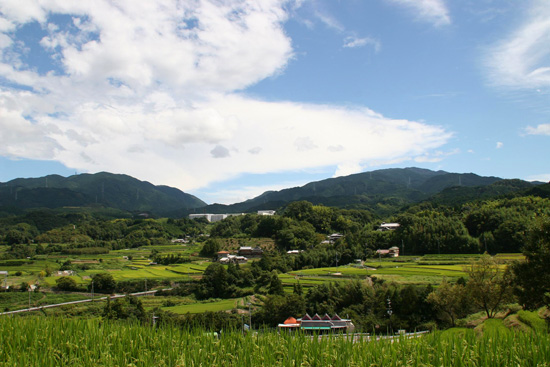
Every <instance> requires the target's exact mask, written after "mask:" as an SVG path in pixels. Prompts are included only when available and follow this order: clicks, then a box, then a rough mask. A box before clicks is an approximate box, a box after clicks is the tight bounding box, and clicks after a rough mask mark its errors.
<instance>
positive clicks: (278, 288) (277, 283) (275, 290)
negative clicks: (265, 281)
mask: <svg viewBox="0 0 550 367" xmlns="http://www.w3.org/2000/svg"><path fill="white" fill-rule="evenodd" d="M267 293H269V294H278V295H283V294H284V293H285V291H284V289H283V282H281V279H279V277H278V276H277V273H276V272H273V273H272V274H271V280H270V282H269V286H268V290H267Z"/></svg>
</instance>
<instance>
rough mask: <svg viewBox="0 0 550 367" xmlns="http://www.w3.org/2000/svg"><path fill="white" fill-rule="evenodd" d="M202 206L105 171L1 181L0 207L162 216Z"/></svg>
mask: <svg viewBox="0 0 550 367" xmlns="http://www.w3.org/2000/svg"><path fill="white" fill-rule="evenodd" d="M205 205H206V203H205V202H203V201H202V200H200V199H198V198H196V197H195V196H193V195H190V194H186V193H184V192H182V191H180V190H178V189H176V188H173V187H168V186H155V185H153V184H151V183H149V182H146V181H140V180H137V179H135V178H133V177H130V176H127V175H117V174H112V173H107V172H100V173H96V174H80V175H74V176H70V177H63V176H59V175H50V176H45V177H40V178H18V179H15V180H12V181H9V182H6V183H0V207H3V208H9V207H12V208H18V209H29V208H39V207H42V208H60V207H83V206H100V207H109V208H115V209H120V210H124V211H129V212H150V213H152V214H156V215H165V214H166V213H169V212H171V211H174V210H180V209H182V208H184V209H187V210H189V209H193V208H197V207H203V206H205Z"/></svg>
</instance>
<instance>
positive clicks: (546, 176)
mask: <svg viewBox="0 0 550 367" xmlns="http://www.w3.org/2000/svg"><path fill="white" fill-rule="evenodd" d="M526 180H527V181H540V182H550V173H543V174H540V175H531V176H529V177H527V178H526Z"/></svg>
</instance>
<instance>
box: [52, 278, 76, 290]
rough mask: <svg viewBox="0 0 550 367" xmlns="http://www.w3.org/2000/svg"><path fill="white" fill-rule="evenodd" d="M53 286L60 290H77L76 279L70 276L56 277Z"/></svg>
mask: <svg viewBox="0 0 550 367" xmlns="http://www.w3.org/2000/svg"><path fill="white" fill-rule="evenodd" d="M55 287H56V288H57V289H59V290H60V291H69V292H70V291H76V290H78V285H77V284H76V280H74V279H73V278H70V277H61V278H58V279H56V281H55Z"/></svg>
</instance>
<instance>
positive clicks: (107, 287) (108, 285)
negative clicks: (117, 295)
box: [92, 273, 116, 293]
mask: <svg viewBox="0 0 550 367" xmlns="http://www.w3.org/2000/svg"><path fill="white" fill-rule="evenodd" d="M92 281H93V282H94V290H95V291H96V292H98V293H113V292H114V291H115V288H116V281H115V279H114V278H113V276H112V275H111V274H109V273H98V274H94V275H93V276H92Z"/></svg>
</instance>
